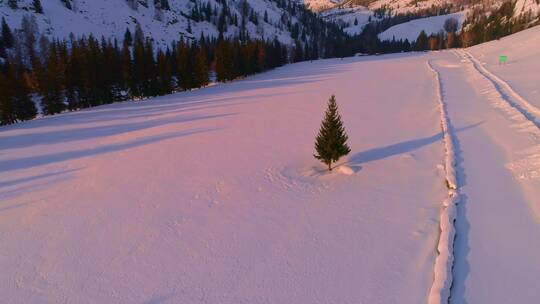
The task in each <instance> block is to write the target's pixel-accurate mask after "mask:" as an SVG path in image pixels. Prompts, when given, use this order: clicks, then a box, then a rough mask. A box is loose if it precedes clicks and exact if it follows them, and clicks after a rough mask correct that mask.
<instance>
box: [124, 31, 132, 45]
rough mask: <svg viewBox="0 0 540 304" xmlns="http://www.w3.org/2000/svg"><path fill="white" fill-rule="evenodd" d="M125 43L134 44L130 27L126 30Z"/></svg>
mask: <svg viewBox="0 0 540 304" xmlns="http://www.w3.org/2000/svg"><path fill="white" fill-rule="evenodd" d="M124 44H125V45H127V46H132V45H133V36H132V35H131V31H130V30H129V28H126V32H125V34H124Z"/></svg>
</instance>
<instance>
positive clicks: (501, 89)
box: [456, 50, 540, 129]
mask: <svg viewBox="0 0 540 304" xmlns="http://www.w3.org/2000/svg"><path fill="white" fill-rule="evenodd" d="M456 53H457V54H458V55H459V56H460V57H461V58H463V59H464V60H465V61H467V62H470V63H471V64H472V66H473V67H474V69H475V70H476V71H478V73H480V74H481V75H482V76H484V77H485V78H486V79H487V80H489V81H490V82H491V83H492V84H493V86H494V87H495V89H496V91H497V93H498V94H499V95H500V98H501V99H502V100H504V101H505V102H506V103H508V104H509V105H510V106H511V107H513V108H515V109H516V110H518V111H519V112H520V113H521V114H523V115H524V116H525V117H526V118H527V120H529V121H531V122H532V123H533V124H534V125H535V126H536V127H537V128H539V129H540V109H539V108H537V107H536V106H534V105H532V104H531V103H530V102H528V101H527V100H526V99H525V98H523V97H522V96H521V95H519V94H518V93H517V92H516V91H515V90H514V89H513V88H512V87H511V86H510V84H508V82H506V81H504V80H502V79H501V78H499V77H497V76H496V75H495V74H493V73H491V72H490V71H488V70H487V69H486V68H485V67H484V66H483V65H482V63H481V62H480V61H479V60H478V59H476V58H475V57H474V56H473V55H472V54H471V53H469V52H467V51H464V50H461V51H456Z"/></svg>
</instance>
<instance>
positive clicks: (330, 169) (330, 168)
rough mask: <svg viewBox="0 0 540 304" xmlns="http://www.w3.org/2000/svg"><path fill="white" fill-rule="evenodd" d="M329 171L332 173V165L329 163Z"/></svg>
mask: <svg viewBox="0 0 540 304" xmlns="http://www.w3.org/2000/svg"><path fill="white" fill-rule="evenodd" d="M328 171H332V163H328Z"/></svg>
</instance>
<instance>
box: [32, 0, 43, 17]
mask: <svg viewBox="0 0 540 304" xmlns="http://www.w3.org/2000/svg"><path fill="white" fill-rule="evenodd" d="M32 7H33V8H34V11H35V12H36V14H43V6H41V1H40V0H34V1H32Z"/></svg>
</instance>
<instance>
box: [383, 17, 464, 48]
mask: <svg viewBox="0 0 540 304" xmlns="http://www.w3.org/2000/svg"><path fill="white" fill-rule="evenodd" d="M449 18H453V19H455V20H456V21H457V24H458V31H459V30H461V27H462V25H463V22H464V21H465V18H466V12H460V13H454V14H448V15H441V16H434V17H427V18H421V19H416V20H412V21H409V22H405V23H401V24H398V25H394V26H392V27H391V28H389V29H387V30H386V31H384V32H382V33H381V34H379V39H381V40H392V39H396V40H405V39H407V40H409V41H410V42H412V41H415V40H416V38H417V37H418V35H419V34H420V32H422V31H424V32H425V33H426V34H427V35H428V36H429V35H431V34H437V33H438V32H440V31H444V23H445V22H446V20H448V19H449Z"/></svg>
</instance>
